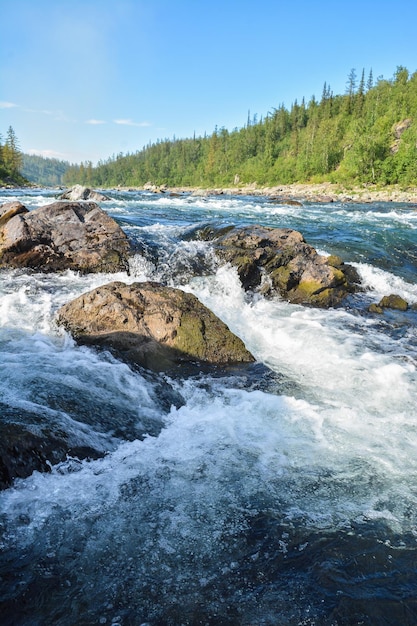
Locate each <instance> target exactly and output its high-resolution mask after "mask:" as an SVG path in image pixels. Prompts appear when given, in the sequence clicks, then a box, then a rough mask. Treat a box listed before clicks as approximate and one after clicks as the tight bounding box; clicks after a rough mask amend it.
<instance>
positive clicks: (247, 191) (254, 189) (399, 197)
mask: <svg viewBox="0 0 417 626" xmlns="http://www.w3.org/2000/svg"><path fill="white" fill-rule="evenodd" d="M141 189H144V190H147V191H154V192H156V193H170V194H176V193H192V194H193V195H201V196H209V195H237V196H239V195H241V196H266V197H268V198H271V199H274V200H277V201H280V200H282V201H290V202H291V201H294V200H295V201H299V202H323V203H326V202H366V203H367V202H408V203H411V204H417V187H409V188H407V189H402V188H400V187H398V186H396V185H389V186H388V185H387V186H385V187H379V186H376V185H361V186H357V187H344V186H343V185H340V184H336V183H315V184H310V183H294V184H291V185H278V186H274V187H261V186H258V185H257V184H256V183H253V184H251V185H244V186H239V187H224V188H218V187H216V188H212V189H203V188H197V187H192V188H190V187H170V188H168V187H166V186H158V185H153V184H152V183H148V184H146V185H144V186H143V187H142V188H141Z"/></svg>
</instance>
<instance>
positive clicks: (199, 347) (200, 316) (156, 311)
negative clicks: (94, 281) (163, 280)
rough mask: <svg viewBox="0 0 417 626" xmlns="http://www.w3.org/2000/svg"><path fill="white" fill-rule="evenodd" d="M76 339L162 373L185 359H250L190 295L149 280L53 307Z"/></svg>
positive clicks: (105, 288)
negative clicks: (111, 351)
mask: <svg viewBox="0 0 417 626" xmlns="http://www.w3.org/2000/svg"><path fill="white" fill-rule="evenodd" d="M57 321H58V324H61V325H63V326H64V327H65V328H66V329H67V330H68V331H69V332H70V333H71V334H72V335H73V336H74V337H75V339H76V340H77V341H78V342H79V343H83V344H90V345H96V346H102V347H105V348H109V349H111V350H113V351H114V352H115V353H116V354H117V355H118V356H120V357H121V358H123V359H124V360H127V361H131V362H134V363H137V364H139V365H142V366H144V367H147V368H150V369H153V370H156V371H163V370H169V369H171V368H174V367H175V366H177V365H179V364H181V363H185V362H191V361H193V362H204V363H209V364H221V365H224V364H236V363H251V362H253V361H254V357H253V356H252V354H250V352H249V351H248V350H247V349H246V348H245V346H244V344H243V342H242V340H241V339H239V337H237V336H236V335H234V334H233V333H232V332H231V331H230V330H229V328H228V327H227V326H226V324H224V323H223V322H222V321H221V320H220V319H219V318H218V317H217V316H216V315H214V313H212V311H210V310H209V309H208V308H207V307H205V306H204V305H203V304H202V303H201V302H200V301H199V300H198V299H197V298H196V297H195V296H194V295H193V294H190V293H186V292H184V291H181V290H180V289H174V288H172V287H166V286H163V285H161V284H159V283H155V282H143V283H133V284H131V285H126V284H125V283H122V282H112V283H108V284H107V285H103V286H102V287H98V288H97V289H94V290H92V291H90V292H88V293H86V294H84V295H82V296H80V297H79V298H77V299H75V300H73V301H72V302H70V303H68V304H66V305H64V306H63V307H61V309H60V310H59V311H58V317H57Z"/></svg>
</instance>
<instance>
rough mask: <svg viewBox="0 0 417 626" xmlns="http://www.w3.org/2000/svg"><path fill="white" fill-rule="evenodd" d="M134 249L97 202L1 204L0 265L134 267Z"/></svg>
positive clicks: (114, 269) (89, 269)
mask: <svg viewBox="0 0 417 626" xmlns="http://www.w3.org/2000/svg"><path fill="white" fill-rule="evenodd" d="M11 205H13V206H11ZM17 205H19V206H17ZM129 251H130V246H129V242H128V239H127V237H126V235H125V233H124V232H123V231H122V229H121V228H120V226H119V225H118V224H117V222H115V220H114V219H113V218H112V217H110V216H109V215H107V213H106V212H105V211H103V210H102V209H101V208H100V207H99V206H98V205H97V204H96V203H94V202H54V203H52V204H49V205H47V206H43V207H40V208H38V209H35V210H33V211H28V210H27V209H26V208H25V207H24V206H23V205H20V203H8V204H7V205H3V206H2V207H0V266H1V265H2V266H3V267H29V268H33V269H36V270H38V271H45V272H55V271H60V270H65V269H72V270H76V271H81V272H119V271H123V270H127V269H128V255H129Z"/></svg>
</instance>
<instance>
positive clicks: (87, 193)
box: [58, 185, 110, 202]
mask: <svg viewBox="0 0 417 626" xmlns="http://www.w3.org/2000/svg"><path fill="white" fill-rule="evenodd" d="M58 199H59V200H73V201H76V200H94V202H105V201H106V200H110V198H109V197H108V196H106V195H104V194H103V193H100V192H99V191H95V190H94V189H90V187H84V186H83V185H74V186H73V187H71V189H68V191H65V192H64V193H63V194H61V195H60V196H59V198H58Z"/></svg>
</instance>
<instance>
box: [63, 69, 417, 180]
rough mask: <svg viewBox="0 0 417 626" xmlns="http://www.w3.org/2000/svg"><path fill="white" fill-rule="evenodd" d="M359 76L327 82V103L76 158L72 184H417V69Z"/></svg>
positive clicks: (282, 108)
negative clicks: (335, 85) (103, 157)
mask: <svg viewBox="0 0 417 626" xmlns="http://www.w3.org/2000/svg"><path fill="white" fill-rule="evenodd" d="M360 76H361V77H360V80H357V74H356V70H354V69H352V70H351V71H350V73H349V76H348V79H347V83H346V93H345V94H343V95H335V94H333V92H332V91H331V88H330V85H328V84H327V83H324V88H323V92H322V96H321V100H320V102H318V101H317V100H316V98H315V97H314V96H313V97H312V98H311V100H310V101H309V102H308V103H307V104H306V103H305V101H304V99H303V100H302V102H301V104H299V103H298V102H297V101H295V102H294V104H293V105H292V106H291V108H290V110H288V109H286V108H285V106H284V105H280V106H279V107H278V108H276V109H273V111H271V112H269V113H268V114H267V115H266V117H265V118H263V119H261V120H260V121H258V120H257V118H256V116H255V117H254V118H253V119H251V118H250V115H248V119H247V123H246V124H245V126H243V127H242V128H240V129H238V128H235V129H234V130H232V131H228V130H227V129H225V128H221V129H218V128H216V129H215V130H214V132H213V133H212V134H211V135H210V136H206V135H205V136H204V137H198V138H196V137H193V138H192V139H172V140H170V139H165V140H163V141H157V142H156V143H154V144H148V145H147V146H146V147H144V148H143V149H142V150H139V151H138V152H136V153H134V154H127V155H123V154H119V155H117V156H113V157H111V158H110V159H108V160H107V161H102V162H100V163H98V165H97V167H92V164H91V163H83V164H81V165H79V166H78V165H77V166H71V167H69V168H68V169H67V171H66V172H65V174H64V182H65V184H73V183H81V184H86V185H91V186H98V187H112V186H118V185H120V186H142V185H144V184H145V183H147V182H148V181H151V182H152V183H153V184H156V185H162V184H165V185H168V186H171V187H175V186H200V187H210V186H223V187H225V186H233V185H234V184H236V181H239V184H246V183H253V182H256V183H258V184H260V185H279V184H286V183H293V182H308V181H317V180H321V181H325V180H328V181H331V182H340V183H344V184H348V185H350V184H358V183H378V184H394V183H398V184H400V185H404V186H407V185H415V184H417V73H415V74H413V75H411V76H410V74H409V72H408V70H407V69H406V68H404V67H402V66H399V67H398V68H397V70H396V72H395V75H394V77H393V78H392V79H391V80H385V79H384V78H383V77H379V78H378V79H377V80H376V81H374V78H373V74H372V70H370V72H369V74H368V79H367V81H366V82H365V70H362V72H361V74H360Z"/></svg>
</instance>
